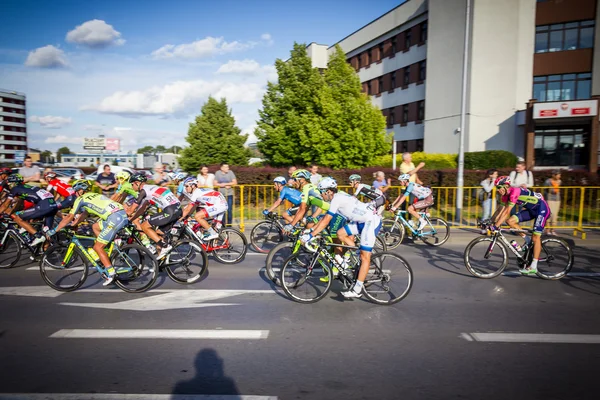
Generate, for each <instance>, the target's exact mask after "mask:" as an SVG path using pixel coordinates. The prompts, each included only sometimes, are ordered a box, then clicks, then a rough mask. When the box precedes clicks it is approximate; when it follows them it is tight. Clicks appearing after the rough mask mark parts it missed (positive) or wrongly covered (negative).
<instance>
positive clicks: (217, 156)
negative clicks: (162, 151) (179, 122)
mask: <svg viewBox="0 0 600 400" xmlns="http://www.w3.org/2000/svg"><path fill="white" fill-rule="evenodd" d="M247 139H248V135H242V134H241V130H240V129H239V128H238V127H237V126H235V118H233V116H232V115H231V110H230V109H229V108H228V107H227V101H226V100H225V99H221V100H220V101H217V100H216V99H214V98H213V97H209V98H208V100H207V102H206V103H204V105H203V106H202V110H201V112H200V115H198V116H196V120H195V122H193V123H190V127H189V130H188V135H187V137H186V139H185V140H186V141H187V142H188V143H189V146H188V147H186V148H184V149H183V150H181V152H180V157H179V164H180V165H181V167H182V168H183V169H184V170H186V171H188V172H196V171H198V169H200V165H202V164H218V163H220V162H227V163H230V164H234V165H247V164H248V158H249V157H250V154H249V151H248V149H247V148H245V147H244V143H245V142H246V140H247Z"/></svg>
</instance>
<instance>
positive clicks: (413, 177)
mask: <svg viewBox="0 0 600 400" xmlns="http://www.w3.org/2000/svg"><path fill="white" fill-rule="evenodd" d="M424 166H425V163H424V162H421V163H419V166H418V167H415V164H414V163H413V162H412V155H411V154H410V153H403V154H402V164H400V173H401V174H409V175H410V180H409V182H414V183H418V184H419V185H422V184H423V182H422V181H421V180H420V179H419V176H418V175H417V172H419V170H420V169H421V168H423V167H424Z"/></svg>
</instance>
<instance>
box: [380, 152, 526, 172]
mask: <svg viewBox="0 0 600 400" xmlns="http://www.w3.org/2000/svg"><path fill="white" fill-rule="evenodd" d="M411 154H412V161H413V162H414V163H415V165H418V164H419V163H420V162H424V163H425V165H426V167H427V168H428V169H440V170H443V169H454V168H457V167H458V155H457V154H435V153H423V152H421V151H417V152H414V153H411ZM401 162H402V154H397V155H396V164H397V165H400V163H401ZM516 163H517V156H515V155H514V154H513V153H511V152H510V151H505V150H487V151H474V152H467V153H465V169H476V170H477V169H479V170H488V169H490V168H513V167H514V166H515V164H516ZM374 164H375V165H381V166H384V167H391V166H392V155H391V154H387V155H385V156H381V157H378V158H377V159H376V160H375V163H374Z"/></svg>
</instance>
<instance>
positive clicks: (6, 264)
mask: <svg viewBox="0 0 600 400" xmlns="http://www.w3.org/2000/svg"><path fill="white" fill-rule="evenodd" d="M3 238H4V241H3V242H2V244H1V245H0V268H4V269H8V268H12V267H14V266H15V265H17V263H18V262H19V260H20V259H21V252H22V250H23V248H22V246H21V241H20V240H19V238H18V237H17V234H16V233H15V232H12V231H8V232H5V233H4V236H3Z"/></svg>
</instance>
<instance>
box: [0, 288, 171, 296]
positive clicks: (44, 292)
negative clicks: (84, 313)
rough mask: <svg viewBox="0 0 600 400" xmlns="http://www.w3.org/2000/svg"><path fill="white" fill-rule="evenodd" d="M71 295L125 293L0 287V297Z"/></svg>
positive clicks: (164, 291) (167, 291)
mask: <svg viewBox="0 0 600 400" xmlns="http://www.w3.org/2000/svg"><path fill="white" fill-rule="evenodd" d="M174 291H175V290H170V289H152V292H151V293H170V292H174ZM69 293H70V294H73V293H125V292H123V291H122V290H120V289H117V288H115V289H78V290H76V291H74V292H59V291H58V290H54V289H52V288H51V287H50V286H11V287H0V296H26V297H58V296H60V295H63V294H65V295H68V294H69Z"/></svg>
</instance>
